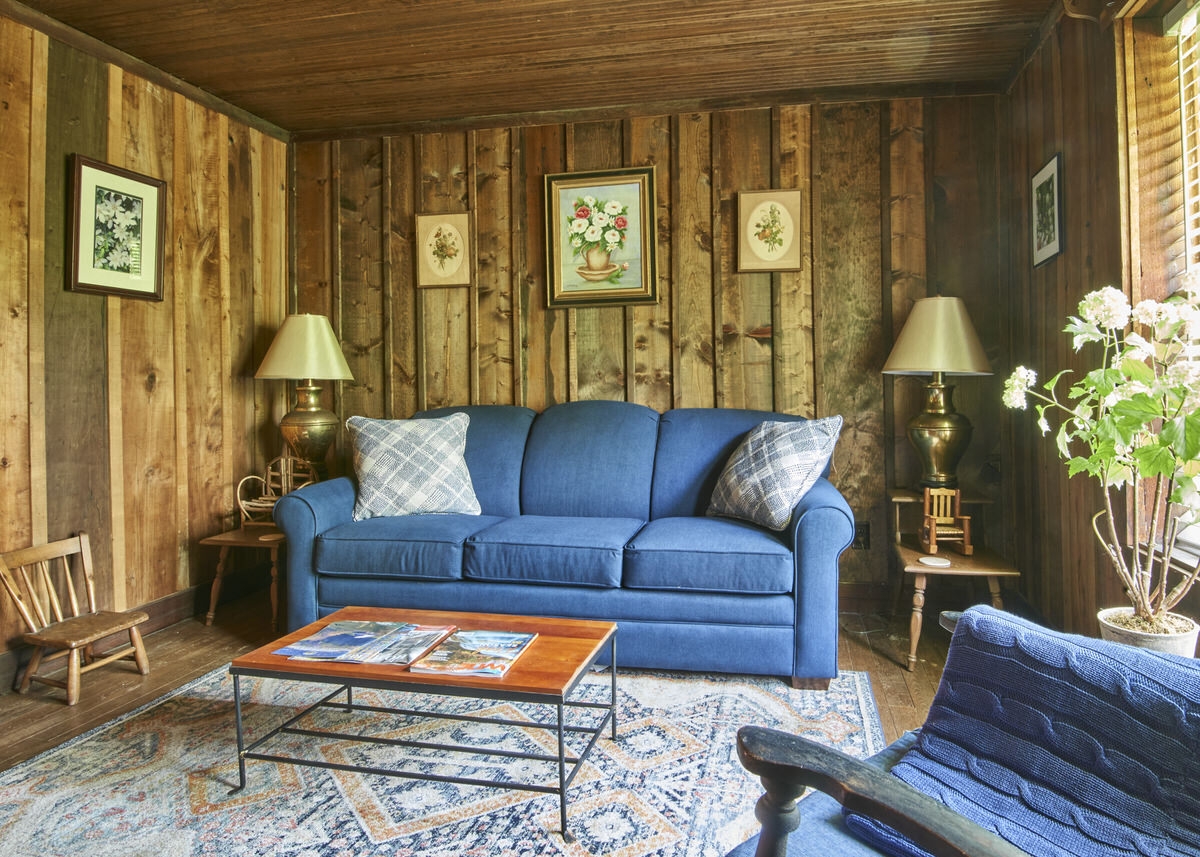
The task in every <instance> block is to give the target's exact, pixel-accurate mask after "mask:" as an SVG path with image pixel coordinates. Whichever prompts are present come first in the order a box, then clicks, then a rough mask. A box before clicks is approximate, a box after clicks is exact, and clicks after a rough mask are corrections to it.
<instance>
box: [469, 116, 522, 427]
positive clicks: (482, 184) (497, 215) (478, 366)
mask: <svg viewBox="0 0 1200 857" xmlns="http://www.w3.org/2000/svg"><path fill="white" fill-rule="evenodd" d="M472 138H473V140H474V147H473V148H474V151H475V168H474V171H475V175H474V188H475V206H474V208H475V213H476V216H475V248H476V259H477V265H476V269H475V278H474V279H475V282H474V286H473V287H472V291H473V294H474V301H473V303H474V304H475V307H476V310H475V318H476V324H475V330H476V331H477V341H476V343H475V345H474V352H475V354H474V357H473V359H472V361H471V363H472V366H473V367H474V368H475V371H476V374H477V380H476V382H475V389H476V390H477V391H478V392H477V395H476V397H475V398H476V401H478V402H480V403H482V404H512V403H513V402H514V395H513V367H514V361H513V258H512V247H513V218H512V207H513V204H512V197H513V184H512V131H511V129H506V128H498V129H488V130H483V131H477V132H474V133H473V134H472Z"/></svg>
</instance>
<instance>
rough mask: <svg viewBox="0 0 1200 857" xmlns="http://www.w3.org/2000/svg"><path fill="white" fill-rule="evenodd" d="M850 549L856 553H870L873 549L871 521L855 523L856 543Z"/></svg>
mask: <svg viewBox="0 0 1200 857" xmlns="http://www.w3.org/2000/svg"><path fill="white" fill-rule="evenodd" d="M850 547H851V548H852V549H854V550H856V551H869V550H870V549H871V522H870V521H855V522H854V543H853V544H851V545H850Z"/></svg>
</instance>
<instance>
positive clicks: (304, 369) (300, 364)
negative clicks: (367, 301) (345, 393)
mask: <svg viewBox="0 0 1200 857" xmlns="http://www.w3.org/2000/svg"><path fill="white" fill-rule="evenodd" d="M254 377H255V378H264V379H265V378H282V379H286V380H289V381H295V380H300V379H320V380H324V381H352V380H354V376H353V375H351V374H350V367H349V366H348V365H347V364H346V357H345V355H343V354H342V346H341V345H339V344H338V341H337V337H336V336H334V333H333V326H332V325H330V323H329V319H327V318H326V317H325V316H323V315H310V314H308V313H304V314H302V315H289V316H288V317H287V318H286V319H285V320H284V322H283V325H282V326H281V327H280V328H279V331H278V332H277V333H276V334H275V338H274V339H273V340H272V341H271V347H270V348H268V349H267V354H266V356H265V357H263V361H262V363H261V364H259V367H258V371H257V372H255V373H254Z"/></svg>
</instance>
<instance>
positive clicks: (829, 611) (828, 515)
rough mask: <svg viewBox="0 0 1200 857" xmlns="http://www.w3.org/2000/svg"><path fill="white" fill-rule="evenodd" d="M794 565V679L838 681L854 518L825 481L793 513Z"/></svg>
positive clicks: (841, 497) (819, 481) (813, 489)
mask: <svg viewBox="0 0 1200 857" xmlns="http://www.w3.org/2000/svg"><path fill="white" fill-rule="evenodd" d="M789 535H790V536H791V539H792V555H793V560H794V562H795V574H796V580H795V585H794V586H795V588H794V594H795V598H796V627H797V628H798V629H801V633H798V634H797V635H796V653H795V656H794V659H793V665H792V676H793V678H799V679H828V678H833V677H834V676H836V675H837V645H838V580H839V575H838V558H839V557H840V556H841V555H842V551H844V550H845V549H846V548H847V547H849V546H850V543H851V542H852V541H853V540H854V513H853V512H851V511H850V505H849V504H848V503H847V502H846V498H845V497H843V496H842V494H841V492H840V491H838V489H837V488H835V487H834V485H833V483H832V482H830V481H829V480H828V479H826V478H824V477H822V478H820V479H818V480H817V481H816V483H815V484H814V485H813V487H812V488H811V489H809V491H808V493H807V494H805V495H804V496H803V497H802V498H801V499H800V502H799V503H797V504H796V508H795V509H794V510H792V522H791V526H790V528H789Z"/></svg>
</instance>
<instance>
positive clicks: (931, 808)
mask: <svg viewBox="0 0 1200 857" xmlns="http://www.w3.org/2000/svg"><path fill="white" fill-rule="evenodd" d="M737 747H738V758H739V759H741V762H742V765H743V767H745V768H746V770H748V771H750V772H751V773H752V774H755V775H757V776H758V777H759V778H760V779H761V781H762V784H763V787H764V788H765V789H766V794H764V795H763V796H762V797H761V798H760V799H759V801H758V805H757V807H756V810H755V814H756V815H757V817H758V820H759V821H760V822H762V834H761V836H760V838H759V844H758V852H757V855H756V857H786V855H787V837H788V834H789V833H791V832H792V831H793V830H795V829H796V828H797V827H798V826H799V824H800V812H799V809H798V808H797V805H796V802H797V800H798V799H799V797H800V796H801V795H802V794H803V793H804V789H805V788H806V787H812V788H815V789H818V790H820V791H823V792H825V793H826V794H828V795H829V796H831V797H832V798H834V799H835V800H836V801H838V803H840V804H842V806H844V807H847V808H849V809H850V810H852V811H854V812H857V813H860V814H862V815H865V816H869V817H871V818H874V819H877V820H879V821H882V822H883V823H885V824H888V825H890V826H892V827H893V828H895V829H896V830H898V831H900V832H901V833H903V834H904V835H905V836H907V837H909V838H910V839H912V840H913V841H914V842H916V843H917V844H919V845H920V846H921V847H923V848H925V849H926V850H927V851H929V852H930V853H931V854H934V855H937V857H1021V855H1023V854H1024V853H1025V852H1023V851H1022V850H1021V849H1019V848H1016V847H1015V846H1013V845H1011V844H1009V843H1008V842H1005V841H1004V840H1003V839H1001V838H1000V837H998V836H996V835H995V834H993V833H990V832H989V831H987V830H984V829H983V828H982V827H979V826H978V825H977V824H975V823H974V822H973V821H970V820H969V819H966V818H964V817H962V816H961V815H958V814H957V813H956V812H954V811H953V810H951V809H949V808H948V807H946V806H945V805H944V804H942V803H940V802H938V801H936V800H934V799H933V798H931V797H929V796H928V795H925V794H923V793H921V792H919V791H917V790H916V789H914V788H912V787H911V786H909V785H908V784H907V783H905V782H902V781H901V780H899V779H897V778H896V777H893V776H892V775H890V774H888V773H887V772H886V771H884V770H882V769H881V768H878V767H876V766H874V765H871V764H869V763H867V762H864V761H861V760H859V759H855V758H852V757H850V756H847V755H846V754H844V753H841V752H838V751H837V750H833V749H830V748H829V747H824V746H822V745H820V744H817V743H815V742H813V741H809V740H808V739H806V738H801V737H800V736H798V735H793V734H791V733H789V732H781V731H779V730H777V729H766V728H764V727H761V726H743V727H742V728H741V729H739V730H738V742H737Z"/></svg>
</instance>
